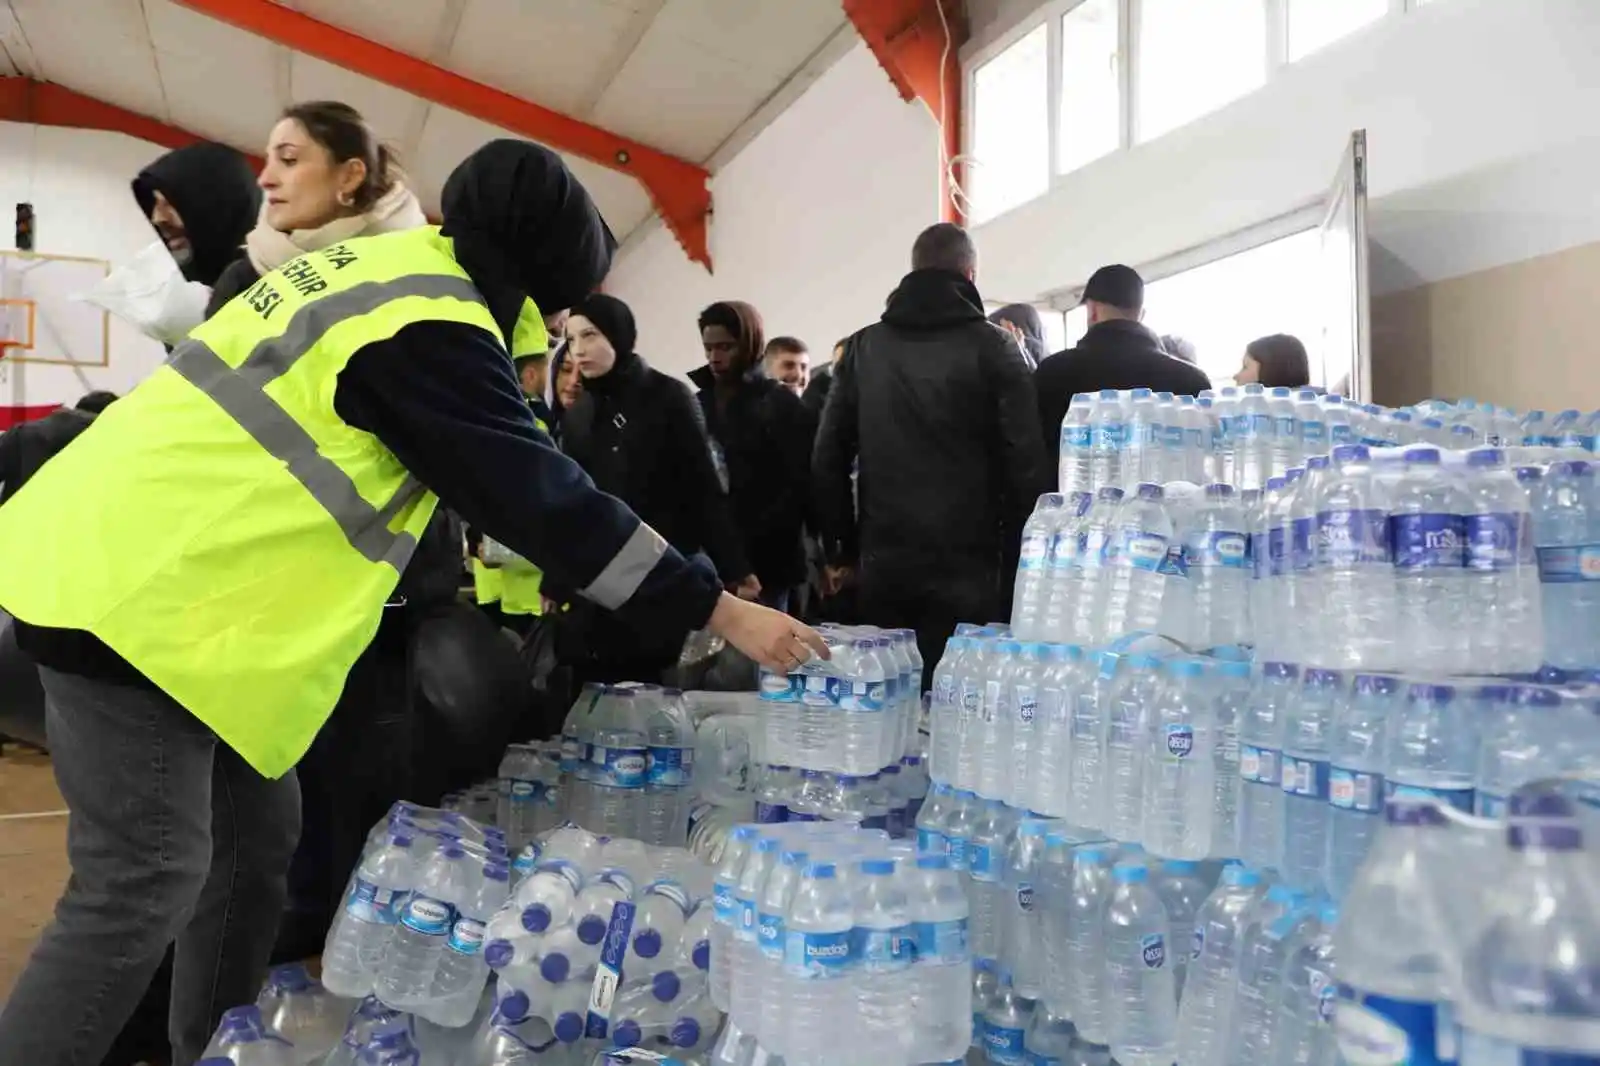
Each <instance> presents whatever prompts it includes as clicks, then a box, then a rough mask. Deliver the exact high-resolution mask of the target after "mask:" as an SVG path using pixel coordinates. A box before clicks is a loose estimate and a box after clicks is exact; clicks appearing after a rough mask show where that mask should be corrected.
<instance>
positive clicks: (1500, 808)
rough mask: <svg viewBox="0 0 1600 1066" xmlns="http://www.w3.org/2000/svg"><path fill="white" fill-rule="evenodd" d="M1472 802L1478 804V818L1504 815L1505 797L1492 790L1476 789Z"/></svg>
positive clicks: (1502, 816) (1501, 816) (1497, 817)
mask: <svg viewBox="0 0 1600 1066" xmlns="http://www.w3.org/2000/svg"><path fill="white" fill-rule="evenodd" d="M1474 802H1475V803H1476V804H1477V805H1478V811H1477V814H1478V817H1480V818H1496V819H1499V818H1504V817H1505V816H1506V805H1507V797H1505V796H1502V795H1498V794H1496V793H1494V792H1485V791H1484V790H1483V789H1481V788H1480V789H1478V791H1477V795H1476V798H1475V799H1474Z"/></svg>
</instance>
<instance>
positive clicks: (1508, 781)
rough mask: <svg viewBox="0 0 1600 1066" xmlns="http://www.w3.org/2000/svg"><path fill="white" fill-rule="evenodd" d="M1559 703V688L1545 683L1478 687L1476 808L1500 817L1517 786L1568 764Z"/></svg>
mask: <svg viewBox="0 0 1600 1066" xmlns="http://www.w3.org/2000/svg"><path fill="white" fill-rule="evenodd" d="M1561 703H1562V700H1561V693H1560V692H1558V691H1556V690H1555V689H1551V688H1546V687H1545V686H1543V685H1514V686H1510V685H1484V686H1483V687H1482V688H1480V689H1479V690H1478V699H1477V704H1478V706H1477V708H1476V716H1477V718H1478V721H1479V722H1480V723H1481V727H1480V743H1479V745H1478V770H1477V776H1476V777H1475V778H1474V780H1473V786H1474V788H1473V800H1474V803H1475V805H1476V811H1475V813H1477V814H1478V815H1479V816H1481V817H1484V818H1504V817H1505V816H1506V812H1507V809H1508V807H1509V802H1510V799H1511V795H1512V793H1514V792H1515V791H1516V790H1517V789H1519V788H1521V787H1522V786H1523V785H1526V784H1530V783H1531V782H1534V781H1538V780H1540V779H1542V778H1546V777H1555V776H1557V775H1558V774H1561V773H1562V772H1564V771H1566V770H1569V769H1572V767H1570V766H1567V765H1564V762H1565V760H1564V759H1563V758H1562V755H1561V752H1562V750H1563V748H1564V747H1566V744H1567V743H1569V742H1568V741H1565V740H1564V737H1563V733H1564V732H1565V731H1566V728H1567V727H1566V725H1565V723H1564V722H1563V716H1562V714H1561ZM1579 743H1582V742H1581V741H1580V742H1579Z"/></svg>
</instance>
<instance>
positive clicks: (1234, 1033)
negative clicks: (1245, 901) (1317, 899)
mask: <svg viewBox="0 0 1600 1066" xmlns="http://www.w3.org/2000/svg"><path fill="white" fill-rule="evenodd" d="M1304 902H1305V900H1304V897H1301V896H1298V895H1296V894H1295V893H1294V891H1293V890H1292V889H1290V888H1289V887H1288V886H1287V885H1283V884H1277V885H1273V886H1272V887H1271V888H1270V889H1268V890H1267V894H1266V896H1265V897H1264V898H1263V899H1262V900H1261V902H1260V903H1259V904H1257V905H1256V907H1255V908H1254V909H1253V910H1252V911H1251V913H1250V915H1249V918H1248V923H1247V925H1246V927H1245V932H1244V937H1243V939H1242V940H1241V941H1240V944H1239V971H1238V973H1239V978H1238V984H1237V986H1236V988H1235V992H1234V1002H1233V1016H1232V1019H1231V1024H1232V1029H1231V1031H1230V1034H1229V1041H1228V1051H1227V1053H1226V1056H1225V1057H1224V1059H1223V1061H1224V1062H1228V1063H1235V1062H1276V1061H1278V1060H1277V1059H1276V1058H1275V1057H1274V1048H1273V1044H1272V1040H1273V1037H1274V1036H1275V1035H1276V1030H1277V1026H1276V1016H1277V1011H1278V999H1279V995H1280V992H1279V989H1280V988H1281V982H1282V979H1283V966H1284V962H1285V960H1286V959H1287V957H1288V952H1289V941H1290V940H1291V939H1293V937H1294V934H1295V931H1296V928H1297V927H1298V925H1299V923H1301V922H1302V921H1304V920H1305V919H1306V918H1307V917H1308V915H1307V913H1306V911H1305V909H1304Z"/></svg>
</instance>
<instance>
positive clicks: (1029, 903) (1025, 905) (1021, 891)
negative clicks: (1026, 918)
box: [1017, 881, 1033, 911]
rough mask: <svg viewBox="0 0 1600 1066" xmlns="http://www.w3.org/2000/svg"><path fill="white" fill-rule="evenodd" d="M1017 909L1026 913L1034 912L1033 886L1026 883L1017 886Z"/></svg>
mask: <svg viewBox="0 0 1600 1066" xmlns="http://www.w3.org/2000/svg"><path fill="white" fill-rule="evenodd" d="M1017 907H1018V908H1019V909H1021V910H1024V911H1031V910H1033V886H1032V885H1030V884H1028V882H1026V881H1023V882H1022V883H1021V884H1019V885H1017Z"/></svg>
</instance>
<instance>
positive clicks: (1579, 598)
mask: <svg viewBox="0 0 1600 1066" xmlns="http://www.w3.org/2000/svg"><path fill="white" fill-rule="evenodd" d="M1532 513H1533V539H1534V544H1535V545H1536V547H1537V551H1538V560H1539V592H1540V600H1541V603H1542V607H1543V612H1544V640H1545V653H1544V658H1545V662H1546V663H1548V664H1549V665H1551V666H1554V667H1557V668H1559V669H1562V670H1581V669H1586V668H1590V667H1593V666H1594V665H1596V663H1597V662H1600V497H1597V494H1596V491H1595V477H1594V468H1593V467H1592V466H1591V465H1590V464H1588V463H1586V462H1561V463H1551V464H1550V466H1549V468H1548V469H1547V470H1546V471H1545V475H1544V478H1543V480H1542V481H1540V482H1539V483H1538V486H1537V488H1535V489H1534V490H1533V492H1532Z"/></svg>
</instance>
